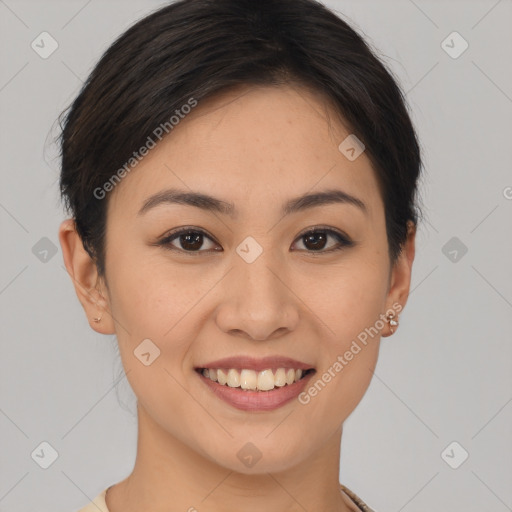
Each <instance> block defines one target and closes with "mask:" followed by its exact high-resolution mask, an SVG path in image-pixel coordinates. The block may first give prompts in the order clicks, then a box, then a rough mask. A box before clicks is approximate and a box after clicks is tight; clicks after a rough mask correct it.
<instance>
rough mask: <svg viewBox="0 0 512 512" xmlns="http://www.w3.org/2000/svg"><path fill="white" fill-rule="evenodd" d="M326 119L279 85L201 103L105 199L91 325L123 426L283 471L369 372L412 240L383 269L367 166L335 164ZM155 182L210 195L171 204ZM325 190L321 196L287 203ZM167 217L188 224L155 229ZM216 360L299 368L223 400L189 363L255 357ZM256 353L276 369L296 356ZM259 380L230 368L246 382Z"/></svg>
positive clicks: (335, 130) (300, 94)
mask: <svg viewBox="0 0 512 512" xmlns="http://www.w3.org/2000/svg"><path fill="white" fill-rule="evenodd" d="M326 116H327V110H326V107H325V106H324V103H323V102H322V101H321V100H320V99H319V97H317V96H315V95H313V94H311V93H310V92H308V91H306V90H305V89H303V88H297V87H289V86H287V87H274V88H270V87H268V88H267V87H265V88H263V87H260V88H245V89H239V90H237V91H236V92H231V93H229V94H223V95H222V96H218V97H217V98H215V99H214V100H213V101H208V102H203V103H201V102H200V103H199V104H198V106H197V107H196V108H195V109H193V110H192V112H191V113H190V114H189V115H188V116H187V117H185V119H183V120H182V121H181V122H180V123H179V124H178V125H177V126H175V128H174V129H173V130H172V132H171V134H170V136H168V137H167V138H165V139H163V140H162V142H160V143H159V144H158V145H157V146H156V147H155V148H154V149H151V150H150V151H149V154H148V155H147V156H146V157H145V158H144V159H143V160H142V161H141V162H140V163H139V164H138V165H137V166H136V168H134V169H133V170H132V171H131V172H130V173H129V174H127V175H126V176H125V177H124V178H123V180H122V181H121V183H119V184H118V185H117V186H116V187H115V188H114V190H113V191H112V192H110V197H109V198H108V200H109V204H108V214H107V219H108V221H107V234H106V242H107V243H106V262H105V263H106V281H107V284H108V288H107V287H103V288H102V291H103V295H104V296H105V298H106V303H107V307H108V309H109V310H110V313H111V316H110V315H108V314H103V319H102V321H101V324H94V325H95V326H96V329H97V330H98V331H99V332H107V331H108V329H109V328H110V329H111V330H112V332H114V330H115V332H116V334H117V338H118V341H119V349H120V353H121V357H122V361H123V365H124V368H125V371H126V372H127V378H128V380H129V382H130V384H131V386H132V388H133V390H134V392H135V394H136V396H137V398H138V407H139V412H140V418H142V421H143V422H145V425H140V426H139V428H140V429H143V428H146V430H151V431H153V432H158V433H159V435H163V436H164V437H168V439H169V440H170V439H173V440H177V441H179V442H180V443H183V444H184V445H185V446H187V447H188V448H190V449H192V450H194V451H195V452H197V453H198V454H199V455H201V456H203V457H205V458H206V459H208V460H211V461H212V462H215V463H217V464H220V465H221V466H223V467H226V468H229V469H231V470H234V471H238V472H245V473H251V472H263V471H279V470H284V469H286V468H289V467H291V466H293V465H298V464H299V463H301V462H303V461H305V460H306V459H308V457H312V456H313V454H314V453H316V452H319V450H320V449H321V448H322V446H324V445H325V443H326V442H327V441H328V440H329V439H331V438H332V437H333V435H334V434H335V433H336V431H338V432H339V428H340V426H341V424H342V423H343V421H344V420H345V419H346V418H347V417H348V416H349V415H350V413H351V412H352V411H353V409H354V408H355V406H356V405H357V404H358V402H359V401H360V400H361V398H362V397H363V395H364V393H365V391H366V389H367V387H368V385H369V383H370V380H371V377H372V370H373V368H374V367H375V364H376V361H377V356H378V351H379V342H380V331H382V334H384V335H388V334H389V327H388V325H387V324H385V322H383V321H382V319H383V315H384V314H385V313H386V311H388V310H390V309H391V310H393V304H395V306H396V303H397V302H398V303H400V304H401V306H403V305H404V304H405V301H406V298H407V292H408V287H409V279H410V265H411V263H412V258H413V247H412V249H411V247H410V249H409V251H408V252H407V253H406V254H407V258H408V259H407V258H406V257H405V256H403V257H402V258H401V259H400V260H399V262H398V264H397V266H396V267H395V268H391V266H390V262H389V259H388V245H387V238H386V229H385V217H384V206H383V201H382V198H381V197H380V194H379V188H378V185H377V181H376V177H375V174H374V171H373V170H372V167H371V164H370V160H369V159H368V157H367V156H366V154H365V153H364V152H363V153H362V154H361V155H360V156H359V157H357V158H356V159H353V158H351V159H349V158H347V156H346V155H347V154H348V155H351V153H350V152H349V153H344V152H342V151H341V150H340V149H339V145H340V143H342V141H344V139H346V137H347V136H349V135H350V132H349V131H347V130H346V129H345V128H344V127H343V126H342V125H341V124H340V123H339V121H338V120H337V119H336V118H335V116H334V115H332V112H331V116H330V122H329V120H328V119H327V117H326ZM343 147H345V146H343ZM356 149H357V148H356ZM171 189H172V190H173V191H174V192H175V193H188V194H204V195H208V196H211V197H212V198H215V199H214V200H208V201H202V200H196V201H195V204H193V205H192V204H185V203H184V202H181V203H180V202H172V201H171V200H170V196H169V197H168V198H167V199H168V200H166V199H165V195H164V194H165V192H166V191H170V190H171ZM325 191H331V192H332V191H339V193H338V196H337V200H332V198H331V200H329V201H326V202H324V203H321V202H319V201H317V200H314V199H312V200H311V201H308V200H307V199H303V200H301V201H298V202H297V201H296V199H297V198H299V197H301V196H306V195H311V194H313V195H314V194H318V193H322V192H325ZM343 194H346V195H349V196H352V197H353V198H356V200H345V201H343V200H342V199H343V197H344V196H343ZM155 197H156V199H155ZM151 198H153V199H151ZM213 201H215V202H213ZM358 203H359V204H358ZM228 204H230V205H232V211H231V213H229V212H228V211H227V209H224V208H223V206H226V205H228ZM212 205H221V206H219V207H217V206H215V207H213V206H212ZM222 205H223V206H222ZM286 206H288V208H287V209H285V207H286ZM179 228H189V229H190V230H192V231H193V233H192V234H191V236H188V237H187V236H181V237H180V236H179V235H178V236H176V237H174V239H169V235H170V233H171V232H172V231H176V230H178V229H179ZM313 229H317V230H318V233H317V234H316V235H315V234H314V233H310V232H311V231H312V230H313ZM197 231H199V233H197ZM202 233H204V234H202ZM308 233H309V234H308ZM336 233H339V235H340V236H341V238H340V239H338V238H337V235H336ZM166 238H167V240H166ZM343 239H346V240H347V243H345V242H343ZM411 243H412V242H411ZM338 249H339V250H338ZM411 251H412V252H411ZM398 308H400V306H398ZM91 311H92V310H91ZM98 312H99V311H98V310H94V313H98ZM395 312H397V313H398V312H399V309H395ZM93 316H97V314H95V315H93ZM112 319H114V320H112ZM100 326H101V327H100ZM109 326H110V327H109ZM365 329H366V331H365ZM378 331H379V332H378ZM365 332H366V335H365ZM368 333H370V334H368ZM148 340H150V341H148ZM362 340H365V342H363V341H362ZM357 347H359V350H358V348H357ZM228 357H229V358H232V357H235V358H236V357H240V358H251V359H254V360H256V361H252V362H253V363H258V362H261V361H259V360H261V359H262V358H269V357H270V358H272V357H284V358H290V359H292V360H294V361H297V362H300V363H302V365H303V367H304V368H311V369H314V370H315V371H314V372H309V374H308V375H306V378H305V379H306V380H305V381H304V382H303V383H299V384H297V385H295V384H294V386H295V387H294V389H297V390H296V391H295V392H294V393H292V394H291V395H288V394H287V391H288V389H287V387H286V386H282V383H283V382H282V381H280V380H279V379H278V384H281V385H278V386H276V385H275V383H274V386H275V389H274V391H245V390H242V389H238V390H233V389H232V388H231V389H232V391H231V393H230V396H229V397H228V398H227V399H224V398H220V397H219V395H218V394H217V391H219V388H220V386H221V384H219V383H214V382H213V381H211V380H210V384H208V379H207V378H205V377H203V376H202V375H201V374H200V372H199V371H198V368H204V367H211V366H214V367H215V366H216V367H219V366H222V365H224V366H226V368H225V371H224V373H225V374H228V373H231V376H230V377H229V378H232V379H235V380H234V381H231V383H232V384H235V383H236V375H237V374H235V373H234V372H233V371H231V372H228V368H234V369H238V370H240V369H242V368H246V369H249V370H250V369H251V368H258V366H257V364H256V365H255V366H251V364H250V363H249V362H247V361H246V362H244V361H243V360H240V361H232V362H229V363H222V364H220V365H219V364H214V365H212V364H211V363H213V362H215V361H217V360H219V359H224V358H228ZM262 364H263V366H265V365H266V366H267V367H271V366H274V367H284V369H285V370H286V371H285V372H284V375H285V377H286V376H288V377H290V375H291V374H290V372H289V371H288V370H289V369H290V368H293V367H294V366H297V367H299V364H298V363H290V364H288V363H287V362H283V361H275V362H272V361H271V362H270V363H265V362H263V363H262ZM261 369H262V368H261ZM218 373H219V372H217V374H218ZM293 373H294V372H292V375H293ZM268 375H269V374H268V372H266V373H265V374H264V375H263V376H261V375H260V376H258V372H254V373H252V372H247V371H246V372H243V375H242V376H241V377H242V379H246V380H245V382H246V383H247V385H248V386H250V385H251V383H254V382H253V381H252V379H254V378H256V381H255V382H256V383H257V382H258V380H257V379H258V378H260V379H261V380H260V381H259V382H260V384H261V386H262V387H263V386H264V385H265V383H267V385H270V384H268V383H269V382H271V381H269V380H267V379H266V377H268ZM325 375H327V376H325ZM329 376H330V378H329ZM280 378H281V379H282V378H283V373H282V372H280ZM318 381H320V384H319V383H318ZM315 383H316V388H315ZM304 384H305V385H304ZM301 386H302V387H301ZM228 387H229V386H228ZM313 388H315V389H316V392H315V391H314V390H312V389H313ZM223 389H224V390H226V389H228V388H227V387H226V385H224V387H223ZM290 389H291V388H290ZM299 391H301V393H300V395H299ZM310 391H311V392H310ZM273 393H274V394H275V397H274V398H273V399H272V398H270V397H271V396H272V394H273ZM260 397H261V398H260ZM285 399H287V401H285V402H284V403H279V402H280V401H282V400H285ZM230 400H231V401H230ZM244 404H245V405H244ZM305 433H307V434H306V435H305ZM247 443H252V444H250V445H249V444H247ZM259 454H261V459H260V460H257V461H256V463H253V462H249V460H250V456H253V457H255V459H254V460H256V459H258V457H259V456H260V455H259ZM246 456H249V458H247V457H246Z"/></svg>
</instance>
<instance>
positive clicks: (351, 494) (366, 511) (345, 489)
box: [87, 484, 377, 512]
mask: <svg viewBox="0 0 512 512" xmlns="http://www.w3.org/2000/svg"><path fill="white" fill-rule="evenodd" d="M340 487H341V490H342V491H343V492H344V493H345V494H346V495H347V496H348V497H349V498H350V499H351V500H352V501H353V502H354V503H355V504H356V505H357V507H358V508H357V509H356V510H360V511H361V512H377V511H376V510H374V509H372V508H370V507H369V506H368V505H367V504H366V503H365V502H364V501H363V500H362V499H361V498H360V497H359V496H357V494H356V493H355V492H353V491H351V490H350V489H349V488H348V487H345V486H344V485H343V484H340ZM87 512H89V511H87Z"/></svg>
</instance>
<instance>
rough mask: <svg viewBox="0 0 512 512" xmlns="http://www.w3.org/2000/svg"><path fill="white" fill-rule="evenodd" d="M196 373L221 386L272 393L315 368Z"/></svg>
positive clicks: (212, 370) (208, 370) (218, 370)
mask: <svg viewBox="0 0 512 512" xmlns="http://www.w3.org/2000/svg"><path fill="white" fill-rule="evenodd" d="M195 371H196V372H197V373H199V374H201V375H203V376H204V377H205V378H207V379H210V380H211V381H213V382H216V383H217V384H220V385H221V386H225V387H230V388H238V389H241V390H244V391H272V390H273V389H276V388H284V387H286V386H291V385H292V384H294V383H296V382H298V381H300V380H302V379H304V378H305V377H306V376H307V375H309V374H311V373H314V372H315V369H314V368H309V369H307V370H302V369H300V368H297V369H295V368H272V369H271V368H269V369H266V370H263V371H261V372H257V371H255V370H249V369H237V368H196V369H195Z"/></svg>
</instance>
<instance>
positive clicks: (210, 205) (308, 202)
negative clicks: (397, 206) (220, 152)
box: [138, 189, 367, 218]
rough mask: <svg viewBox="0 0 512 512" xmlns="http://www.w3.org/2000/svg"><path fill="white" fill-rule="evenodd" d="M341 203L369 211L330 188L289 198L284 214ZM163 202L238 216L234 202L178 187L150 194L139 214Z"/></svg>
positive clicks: (359, 202) (347, 196)
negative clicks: (182, 189)
mask: <svg viewBox="0 0 512 512" xmlns="http://www.w3.org/2000/svg"><path fill="white" fill-rule="evenodd" d="M334 203H341V204H350V205H353V206H356V207H357V208H359V209H361V210H362V211H363V212H364V213H367V209H366V205H365V204H364V203H363V201H361V200H360V199H358V198H357V197H354V196H352V195H350V194H347V193H346V192H343V191H342V190H337V189H329V190H325V191H323V192H314V193H312V194H304V195H302V196H299V197H295V198H293V199H290V200H288V201H287V202H286V203H285V204H284V205H283V208H282V214H283V216H284V215H289V214H290V213H295V212H299V211H302V210H306V209H308V208H314V207H316V206H322V205H328V204H334ZM161 204H184V205H189V206H195V207H197V208H201V209H203V210H206V211H211V212H216V213H222V214H224V215H229V216H230V217H233V218H234V217H236V215H237V212H236V209H235V206H234V204H233V203H229V202H227V201H222V200H221V199H217V198H216V197H213V196H210V195H208V194H202V193H199V192H185V191H181V190H178V189H168V190H162V191H161V192H158V193H156V194H154V195H152V196H150V197H149V198H148V199H147V200H146V201H145V202H144V204H143V205H142V208H141V209H140V210H139V213H138V215H142V214H143V213H145V212H147V211H148V210H150V209H152V208H155V207H156V206H158V205H161Z"/></svg>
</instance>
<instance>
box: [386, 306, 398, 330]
mask: <svg viewBox="0 0 512 512" xmlns="http://www.w3.org/2000/svg"><path fill="white" fill-rule="evenodd" d="M386 321H387V322H388V324H389V329H390V331H391V334H393V333H394V332H395V329H394V328H393V327H397V326H398V316H397V317H396V320H395V313H394V311H392V312H391V313H388V314H387V315H386Z"/></svg>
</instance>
